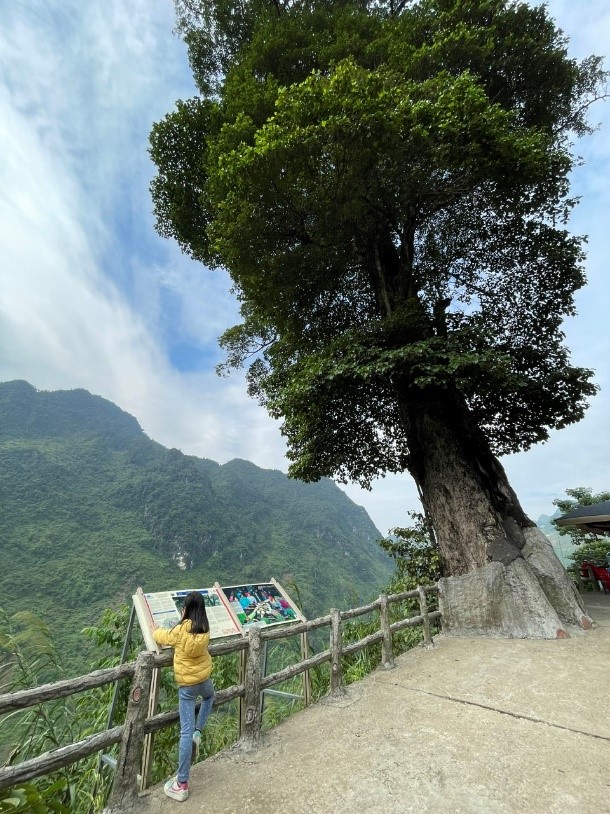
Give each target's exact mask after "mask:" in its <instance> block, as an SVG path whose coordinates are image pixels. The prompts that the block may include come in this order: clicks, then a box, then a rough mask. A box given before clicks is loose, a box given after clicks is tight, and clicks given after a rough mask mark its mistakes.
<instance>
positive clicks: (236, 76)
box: [151, 0, 605, 485]
mask: <svg viewBox="0 0 610 814" xmlns="http://www.w3.org/2000/svg"><path fill="white" fill-rule="evenodd" d="M177 9H178V21H179V27H181V30H182V32H183V34H184V36H185V39H186V41H187V44H188V46H189V54H190V59H191V65H192V66H193V71H194V75H195V78H196V80H197V82H198V86H199V89H200V91H201V95H200V96H199V97H196V98H194V99H191V100H188V101H185V102H179V103H178V105H177V108H176V110H175V112H173V113H170V114H169V115H168V116H167V117H166V118H165V119H164V120H163V121H161V122H159V123H158V124H156V125H155V126H154V128H153V132H152V136H151V154H152V157H153V159H154V161H155V163H156V164H157V167H158V175H157V177H156V178H155V180H154V182H153V185H152V192H153V199H154V203H155V211H156V215H157V220H158V228H159V231H160V232H161V234H164V235H166V236H173V237H175V238H176V239H177V240H178V242H179V243H180V245H181V246H182V247H183V248H184V249H185V250H186V251H187V252H188V253H189V254H190V255H191V256H192V257H194V258H196V259H198V260H201V261H202V262H203V263H205V264H207V265H208V266H211V267H217V266H222V267H224V268H226V269H227V270H228V271H229V273H230V274H231V277H232V279H233V282H234V286H235V291H236V294H237V296H238V298H239V300H240V303H241V315H242V323H241V324H240V325H238V326H235V327H233V328H230V329H228V330H227V331H226V332H225V334H224V336H223V337H222V340H221V341H222V344H223V345H224V347H225V348H226V350H227V365H228V366H229V367H231V366H237V365H240V364H243V363H244V362H246V361H247V360H249V385H250V392H251V393H252V394H253V395H255V396H256V397H258V398H259V399H260V400H261V402H262V403H263V404H265V405H266V406H267V408H268V410H269V411H270V413H271V414H272V415H273V416H275V417H282V418H283V420H284V423H283V430H282V431H283V433H284V435H285V436H286V438H287V441H288V450H289V451H288V454H289V457H290V459H291V460H292V466H291V473H292V474H294V475H297V476H299V477H302V478H305V479H317V478H319V477H320V476H322V475H334V476H336V477H339V478H342V479H346V478H351V479H355V480H358V481H360V482H361V483H362V484H364V485H367V484H368V483H369V482H370V480H371V479H372V478H373V477H375V476H376V475H378V474H380V473H383V472H386V471H403V470H404V469H405V468H407V467H408V466H409V463H410V458H411V457H412V455H413V439H412V438H411V437H410V422H409V411H410V410H411V408H412V407H413V406H419V405H421V404H423V403H426V402H427V401H429V400H430V399H431V398H432V399H436V398H437V395H438V394H439V393H441V394H443V395H446V394H451V397H452V398H453V399H455V401H456V403H458V404H462V403H463V404H464V405H465V410H466V412H465V415H467V417H468V418H467V420H468V421H469V422H471V423H472V425H473V426H477V427H479V428H481V429H482V431H483V433H484V436H485V438H486V440H487V442H488V443H489V444H490V446H491V448H492V450H493V451H495V452H496V453H499V454H502V453H506V452H515V451H518V450H523V449H527V448H528V447H529V446H531V445H532V444H534V443H536V442H539V441H542V440H545V439H546V438H547V437H548V433H549V430H550V429H552V428H560V427H563V426H565V425H566V424H569V423H571V422H574V421H577V420H579V419H580V418H581V417H582V415H583V412H584V410H585V407H586V400H587V398H588V397H589V396H591V395H592V394H593V393H594V392H595V387H594V385H593V384H592V382H591V377H592V372H591V371H589V370H586V369H582V368H579V367H576V366H573V365H572V364H571V363H570V359H569V354H568V351H567V349H566V347H565V345H564V344H563V340H564V336H563V333H562V329H561V324H562V321H563V319H564V318H565V317H566V316H568V315H571V314H573V313H574V302H573V294H574V292H575V291H576V290H577V289H578V288H580V287H581V286H582V285H583V283H584V273H583V250H582V239H581V238H578V237H575V236H572V235H571V234H569V232H568V231H567V228H566V224H567V219H568V216H569V213H570V210H571V209H572V207H573V205H574V203H575V201H574V200H573V199H571V198H570V197H569V188H568V187H569V184H568V175H569V172H570V170H571V169H572V167H573V166H574V163H575V158H574V156H573V154H572V152H571V141H570V140H571V139H572V138H573V137H574V136H575V135H581V134H583V133H585V132H587V129H588V125H587V121H586V114H587V109H588V106H589V104H590V102H591V101H592V100H593V99H594V98H595V97H596V96H598V95H599V94H600V92H601V90H600V89H601V86H602V83H603V81H604V78H605V74H604V72H603V70H602V66H601V61H600V59H598V58H597V57H591V58H589V59H585V60H583V61H581V62H578V61H576V60H574V59H571V58H569V57H568V55H567V50H566V48H567V40H566V38H565V36H564V35H563V33H562V32H561V31H560V30H558V29H557V28H556V26H555V25H554V23H553V21H552V20H551V19H550V18H549V16H548V13H547V11H546V9H545V8H544V7H537V8H532V7H530V6H528V5H526V4H524V3H511V2H506V0H485V1H481V0H479V2H474V0H471V1H467V0H462V2H455V0H421V1H420V2H408V3H405V2H403V3H371V2H363V1H358V2H357V1H356V0H353V1H352V2H350V1H349V0H345V1H344V2H332V3H331V2H315V0H314V1H313V2H294V3H273V2H263V0H258V2H242V3H240V4H228V3H226V2H213V3H203V2H197V1H196V0H177Z"/></svg>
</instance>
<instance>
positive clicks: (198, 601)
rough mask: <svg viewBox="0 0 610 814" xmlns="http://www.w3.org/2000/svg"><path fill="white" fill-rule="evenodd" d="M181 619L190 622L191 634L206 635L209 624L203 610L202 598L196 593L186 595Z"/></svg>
mask: <svg viewBox="0 0 610 814" xmlns="http://www.w3.org/2000/svg"><path fill="white" fill-rule="evenodd" d="M182 619H183V620H184V619H190V620H191V633H208V632H209V630H210V623H209V622H208V614H207V611H206V609H205V602H204V601H203V596H202V595H201V594H200V593H198V592H197V591H193V592H192V593H190V594H187V597H186V599H185V600H184V612H183V615H182Z"/></svg>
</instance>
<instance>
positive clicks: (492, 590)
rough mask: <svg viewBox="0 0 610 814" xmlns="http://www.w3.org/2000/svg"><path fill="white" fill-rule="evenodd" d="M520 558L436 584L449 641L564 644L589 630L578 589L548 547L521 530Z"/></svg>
mask: <svg viewBox="0 0 610 814" xmlns="http://www.w3.org/2000/svg"><path fill="white" fill-rule="evenodd" d="M523 533H524V535H525V538H526V544H525V546H524V548H523V557H522V558H521V557H519V558H517V559H514V560H513V561H512V562H511V563H509V564H508V565H504V564H503V563H501V562H490V563H487V565H484V566H483V567H481V568H478V569H476V570H475V571H471V572H469V573H468V574H464V575H462V576H457V577H446V578H443V579H441V580H440V581H439V589H440V594H439V603H440V609H441V611H442V613H443V631H444V632H445V633H446V634H448V635H451V636H507V637H509V638H515V639H563V638H568V637H569V636H570V635H571V634H572V633H576V632H577V633H582V631H583V630H589V629H590V628H591V627H592V621H591V618H590V617H589V616H588V614H587V611H586V609H585V607H584V605H583V602H582V599H581V598H580V595H579V593H578V591H577V590H576V586H575V585H574V583H573V582H572V581H571V580H570V578H569V577H568V575H567V573H566V571H565V570H564V568H563V566H562V565H561V563H560V562H559V560H558V558H557V555H556V554H555V552H554V550H553V547H552V546H551V544H550V542H549V541H548V540H547V538H546V537H545V536H544V534H543V533H542V532H541V531H540V530H539V529H538V528H536V527H533V528H528V529H524V530H523Z"/></svg>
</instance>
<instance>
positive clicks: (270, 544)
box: [0, 382, 392, 669]
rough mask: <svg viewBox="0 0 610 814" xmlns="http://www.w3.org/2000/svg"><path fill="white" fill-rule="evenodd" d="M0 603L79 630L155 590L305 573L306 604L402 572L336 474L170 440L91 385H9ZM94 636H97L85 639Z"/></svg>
mask: <svg viewBox="0 0 610 814" xmlns="http://www.w3.org/2000/svg"><path fill="white" fill-rule="evenodd" d="M0 462H1V465H0V507H1V514H0V545H1V546H2V569H0V596H1V599H0V605H2V606H3V607H4V608H5V609H6V610H7V611H8V612H9V613H10V612H14V611H16V610H21V609H25V608H28V609H31V610H33V611H35V612H36V613H38V614H40V615H42V616H44V617H46V618H47V619H48V620H49V621H50V623H51V624H52V625H53V626H54V628H55V629H56V636H57V641H58V642H59V645H60V649H61V650H62V652H63V653H64V655H65V656H66V657H67V660H68V661H69V662H70V665H71V666H72V667H73V668H74V669H80V668H81V667H86V666H87V664H86V655H87V654H86V648H85V644H84V642H83V639H82V636H81V635H80V630H81V629H82V628H83V627H84V626H85V625H88V624H91V623H94V622H95V621H96V620H97V619H98V617H99V614H100V612H101V610H102V609H103V608H104V607H107V606H111V605H114V604H117V603H120V602H124V601H127V600H129V598H130V596H131V594H132V593H133V592H134V590H135V588H136V587H137V586H138V585H141V586H142V587H143V588H144V589H145V590H148V591H155V590H167V589H172V588H186V587H197V586H200V587H201V586H207V585H211V584H213V583H214V582H215V581H219V582H220V583H221V584H236V583H242V582H247V581H250V580H267V579H269V578H270V577H276V578H277V579H279V580H280V581H282V580H284V581H285V582H294V583H296V585H297V586H298V589H299V593H300V596H301V599H302V601H303V607H304V610H305V613H306V614H307V615H308V616H310V617H312V616H315V615H318V614H320V613H323V612H325V611H326V610H327V609H328V608H329V607H330V606H331V605H344V606H345V605H347V604H348V603H353V602H356V601H358V600H360V599H368V598H370V597H372V596H373V595H375V594H376V592H377V591H378V589H379V588H380V586H381V585H383V584H384V583H385V582H386V581H387V580H388V577H389V575H390V573H391V570H392V569H391V563H390V560H389V558H388V557H387V556H386V555H385V554H384V552H383V551H381V549H380V548H379V547H378V546H377V545H376V544H375V541H376V540H377V539H378V538H379V537H380V536H381V535H380V534H379V532H378V531H377V529H376V528H375V526H374V525H373V523H372V522H371V520H370V518H369V517H368V515H367V513H366V511H365V510H364V509H363V508H361V507H358V506H356V505H355V504H354V503H353V502H352V501H351V500H350V499H349V498H348V497H347V496H346V495H345V493H344V492H342V491H341V490H340V489H339V488H338V487H337V486H336V485H335V484H334V483H332V482H331V481H328V480H327V481H322V482H320V483H317V484H304V483H300V482H298V481H291V480H289V479H288V478H287V477H286V476H285V475H284V474H282V473H281V472H278V471H272V470H263V469H260V468H258V467H256V466H254V464H252V463H249V462H247V461H241V460H234V461H230V462H229V463H227V464H225V465H223V466H221V465H219V464H217V463H215V462H214V461H210V460H207V459H200V458H195V457H193V456H186V455H183V454H182V453H181V452H179V451H178V450H175V449H170V450H168V449H166V448H165V447H162V446H161V445H160V444H157V443H155V442H154V441H151V440H150V439H149V438H147V436H146V435H145V434H144V432H143V431H142V429H141V428H140V426H139V424H138V422H137V421H136V419H135V418H133V417H132V416H130V415H128V414H127V413H125V412H123V411H122V410H120V409H119V408H118V407H117V406H116V405H114V404H112V403H111V402H108V401H106V400H105V399H102V398H100V397H98V396H92V395H91V394H90V393H88V392H87V391H85V390H73V391H57V392H43V391H37V390H35V389H34V388H33V387H32V386H31V385H29V384H27V383H26V382H7V383H3V384H0ZM84 648H85V649H84Z"/></svg>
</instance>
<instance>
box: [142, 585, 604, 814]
mask: <svg viewBox="0 0 610 814" xmlns="http://www.w3.org/2000/svg"><path fill="white" fill-rule="evenodd" d="M587 604H588V607H589V609H590V612H591V614H592V616H593V618H594V619H595V621H596V623H597V624H596V627H595V628H594V629H593V630H592V631H590V632H588V633H587V634H585V635H580V636H574V637H572V638H570V639H566V640H553V641H545V640H516V639H493V638H468V639H465V638H460V639H458V638H449V637H443V636H439V637H437V639H436V646H435V647H434V648H433V649H432V650H424V649H422V648H417V649H415V650H412V651H410V652H409V653H406V654H405V655H404V656H401V657H400V658H399V659H398V660H397V666H396V668H395V669H393V670H389V671H382V670H379V671H377V672H375V673H373V674H371V675H370V676H368V677H367V678H366V679H364V680H363V681H361V682H358V683H357V684H353V685H351V686H350V687H348V688H347V691H346V693H345V695H344V696H342V697H341V698H339V699H337V700H330V699H327V700H324V701H321V702H318V703H317V704H315V705H314V706H312V707H310V708H308V709H306V710H304V711H303V712H300V713H297V714H296V715H294V716H292V717H291V718H289V719H287V720H286V721H284V722H283V723H281V724H280V725H279V726H278V727H276V728H275V729H273V730H272V731H271V732H269V733H268V734H267V735H266V736H265V739H264V742H263V744H262V746H261V747H260V748H259V749H257V750H256V751H254V752H250V753H244V752H240V751H239V750H237V749H235V748H233V749H229V750H226V751H225V752H223V753H221V754H219V755H216V756H214V757H212V758H210V759H208V760H206V761H204V762H202V763H199V764H197V765H196V766H195V767H194V768H193V771H192V775H191V795H190V797H189V799H188V800H187V801H186V802H184V803H177V802H175V801H172V800H169V799H167V798H166V797H165V796H164V795H163V790H162V787H161V786H158V787H156V788H154V789H152V790H150V791H149V792H147V793H146V795H145V796H144V797H143V798H142V800H141V811H142V814H165V812H176V811H179V812H181V814H203V812H206V814H211V812H213V813H214V814H275V812H278V814H279V812H282V814H289V813H290V814H369V813H370V814H373V813H374V814H406V813H407V812H414V813H415V812H417V814H424V812H427V813H429V814H610V595H609V596H604V595H603V594H591V595H589V598H588V603H587Z"/></svg>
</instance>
